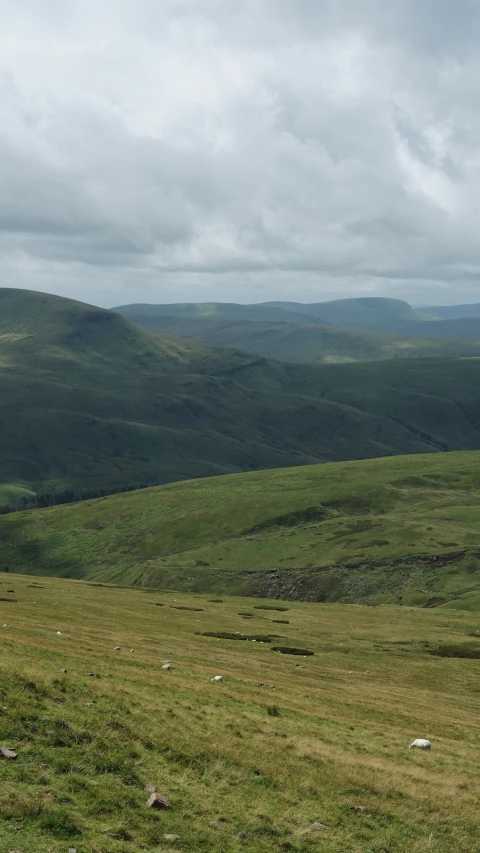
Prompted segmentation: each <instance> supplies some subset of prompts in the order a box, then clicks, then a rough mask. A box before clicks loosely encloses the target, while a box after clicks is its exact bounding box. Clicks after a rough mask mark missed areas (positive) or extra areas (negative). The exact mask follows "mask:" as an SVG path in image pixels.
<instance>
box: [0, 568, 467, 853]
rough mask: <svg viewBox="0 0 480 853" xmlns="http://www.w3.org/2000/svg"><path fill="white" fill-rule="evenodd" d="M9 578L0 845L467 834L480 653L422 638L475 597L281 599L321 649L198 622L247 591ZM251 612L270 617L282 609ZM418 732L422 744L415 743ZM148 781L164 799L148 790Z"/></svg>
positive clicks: (220, 848)
mask: <svg viewBox="0 0 480 853" xmlns="http://www.w3.org/2000/svg"><path fill="white" fill-rule="evenodd" d="M7 584H9V585H10V586H9V588H11V586H12V585H13V588H14V589H15V595H16V598H17V603H16V604H3V603H2V604H0V607H1V608H2V613H1V617H0V618H1V622H2V625H3V624H4V623H6V626H7V627H4V628H1V631H2V645H1V652H0V655H1V657H0V671H1V682H0V694H1V695H0V728H1V733H2V734H1V744H2V745H6V746H9V747H11V748H14V749H15V750H16V751H17V752H18V756H19V757H18V759H17V761H5V760H3V761H0V779H1V784H0V815H1V817H2V818H3V820H2V822H1V823H0V849H2V850H5V851H9V850H19V851H23V853H26V851H29V850H31V851H33V850H35V853H47V851H48V853H65V850H67V849H68V847H69V846H74V847H76V848H77V849H78V850H79V853H86V851H88V853H140V851H143V850H145V851H147V850H148V851H150V853H160V851H162V850H165V849H168V850H182V851H184V853H201V851H205V853H237V851H245V853H250V851H251V853H257V851H260V853H262V851H265V853H267V851H269V853H277V851H278V853H283V851H290V853H305V851H310V850H312V851H314V850H322V851H325V853H341V851H343V853H360V851H362V853H363V851H365V850H368V851H372V853H385V851H388V853H405V851H406V850H408V851H411V853H423V851H427V850H430V849H431V850H435V851H436V853H450V851H451V850H455V851H458V853H471V851H472V850H474V849H476V845H477V844H478V834H479V830H480V825H479V816H478V796H479V794H480V787H479V780H478V766H477V765H478V761H477V752H476V745H477V743H478V737H479V734H480V728H479V721H478V678H479V675H480V661H479V660H469V659H449V658H444V657H435V656H433V655H432V654H430V650H431V649H432V648H435V647H437V646H440V645H442V644H443V645H445V644H450V645H457V644H460V645H461V644H463V643H464V642H466V641H469V640H468V634H470V633H474V632H475V631H478V627H479V626H478V616H475V615H473V614H469V613H465V612H455V611H438V610H436V611H431V610H418V609H414V608H403V609H402V608H397V607H379V608H373V609H372V608H364V607H358V606H346V605H328V606H326V605H321V604H300V603H295V605H293V606H292V604H291V603H289V604H288V607H289V619H290V624H289V625H288V626H282V633H283V634H284V635H285V637H286V638H287V641H288V645H291V646H292V647H297V648H302V647H305V648H308V649H310V650H312V651H314V655H313V656H310V657H307V658H301V657H300V658H299V657H292V656H289V655H283V654H276V653H275V652H273V651H272V650H271V648H270V646H269V645H268V644H262V643H258V642H257V643H253V642H241V643H238V642H233V641H231V640H228V639H216V638H213V637H208V636H200V635H199V634H198V632H203V631H209V630H217V631H228V632H236V631H237V630H238V631H242V628H243V625H244V622H243V621H242V619H241V617H240V616H239V615H238V611H240V610H242V609H243V608H244V607H245V606H250V607H252V604H253V603H254V602H252V601H251V600H249V601H248V602H245V601H242V600H241V599H231V598H226V599H224V601H223V603H222V604H218V603H213V602H209V601H208V600H207V599H205V598H204V597H201V596H193V595H187V594H182V595H179V594H176V593H169V592H168V591H166V590H164V591H162V593H159V592H158V591H156V592H152V591H149V590H131V589H128V590H125V589H121V588H113V587H108V586H102V585H96V584H95V585H91V584H88V583H85V582H83V583H81V582H75V581H64V580H58V579H51V578H48V579H45V580H43V581H42V582H41V585H40V586H35V587H33V586H32V579H31V578H29V577H25V576H13V575H12V576H10V577H9V578H8V579H7V578H3V579H2V585H1V587H0V589H5V588H6V585H7ZM159 599H161V600H162V601H163V602H164V603H165V604H168V603H172V604H173V603H177V604H180V605H183V606H184V607H189V608H192V607H195V608H201V610H199V611H198V612H196V613H193V612H192V611H187V610H177V609H173V608H171V607H168V606H166V607H163V608H157V607H156V606H155V603H156V601H158V600H159ZM280 606H282V603H281V602H280ZM284 606H287V605H284ZM253 612H254V614H255V616H254V621H255V629H256V630H258V631H259V632H261V633H267V632H269V631H270V630H271V627H270V626H271V618H272V616H273V615H274V614H269V613H268V612H266V611H261V610H254V611H253ZM57 630H60V631H61V632H62V636H61V637H59V636H57V633H56V632H57ZM116 646H120V647H121V649H120V651H117V652H115V651H114V648H115V647H116ZM130 649H134V650H135V651H134V652H131V651H130ZM166 661H170V662H171V663H172V667H173V668H172V670H171V671H170V672H164V671H162V670H161V666H162V665H163V664H164V662H166ZM64 670H66V672H64ZM92 673H93V674H94V675H96V676H97V677H92ZM217 674H222V675H223V676H224V682H223V684H212V682H211V678H212V677H213V676H214V675H217ZM415 737H428V738H429V739H430V740H431V741H432V744H433V748H432V752H431V753H430V754H424V753H421V752H420V751H416V750H408V744H409V743H411V741H412V740H413V739H414V738H415ZM148 784H154V785H156V787H157V790H158V791H159V792H160V793H163V794H165V795H166V796H167V797H168V799H169V800H170V801H171V803H172V809H171V810H168V811H154V810H150V809H148V808H147V806H146V802H147V799H148V797H149V793H148V792H147V791H146V790H145V786H146V785H148ZM357 805H362V806H364V807H365V808H366V811H365V813H364V814H361V815H358V814H356V813H355V811H354V807H355V806H357ZM314 821H319V822H321V823H323V824H325V825H327V826H328V830H327V831H325V832H324V833H322V834H321V836H319V834H318V833H315V832H311V831H309V827H310V826H311V824H312V823H313V822H314ZM166 834H178V835H179V836H180V840H179V841H178V842H168V841H166V840H165V838H164V836H165V835H166ZM240 835H241V836H242V837H240Z"/></svg>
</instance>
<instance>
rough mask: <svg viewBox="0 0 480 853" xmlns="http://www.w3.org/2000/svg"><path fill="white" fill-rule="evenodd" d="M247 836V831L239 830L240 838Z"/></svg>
mask: <svg viewBox="0 0 480 853" xmlns="http://www.w3.org/2000/svg"><path fill="white" fill-rule="evenodd" d="M246 837H247V833H246V832H239V833H238V838H246Z"/></svg>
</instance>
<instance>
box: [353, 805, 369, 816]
mask: <svg viewBox="0 0 480 853" xmlns="http://www.w3.org/2000/svg"><path fill="white" fill-rule="evenodd" d="M353 811H354V812H357V814H363V813H364V812H366V811H367V809H366V807H365V806H354V807H353Z"/></svg>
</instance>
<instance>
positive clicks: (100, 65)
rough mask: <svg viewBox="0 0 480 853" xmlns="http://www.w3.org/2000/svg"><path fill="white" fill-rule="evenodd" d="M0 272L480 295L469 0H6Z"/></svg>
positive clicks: (41, 280) (479, 32)
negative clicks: (13, 2)
mask: <svg viewBox="0 0 480 853" xmlns="http://www.w3.org/2000/svg"><path fill="white" fill-rule="evenodd" d="M0 13H1V20H2V28H1V31H0V56H1V57H2V60H1V64H0V284H1V285H3V286H14V287H15V286H19V287H29V288H32V289H38V290H46V291H50V292H55V293H62V294H64V295H68V296H73V297H75V298H79V299H85V300H87V301H92V302H96V303H98V304H103V305H114V304H119V303H126V302H133V301H152V302H161V301H170V302H171V301H183V300H188V301H202V300H210V299H212V300H213V299H218V300H225V301H261V300H267V299H282V298H285V299H300V300H304V301H315V300H321V299H327V298H335V297H341V296H348V295H374V294H378V293H381V294H385V295H391V296H398V297H402V298H407V299H409V300H410V301H414V302H415V303H428V302H432V303H437V304H438V303H442V302H446V303H447V302H456V301H468V300H471V301H479V300H480V286H479V284H478V282H479V280H480V279H479V273H480V241H479V240H478V231H479V226H480V194H479V188H480V180H479V178H480V149H479V143H478V140H479V138H480V116H479V114H478V97H479V93H480V55H479V54H478V42H479V38H480V7H479V6H478V3H477V2H476V0H457V2H456V3H452V2H451V0H422V3H418V0H402V2H401V3H399V2H398V0H244V2H242V3H238V2H233V0H162V2H161V3H159V2H158V0H103V2H102V3H98V2H96V0H95V2H94V0H22V2H21V3H17V4H11V3H10V2H8V0H0Z"/></svg>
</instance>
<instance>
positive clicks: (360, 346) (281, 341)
mask: <svg viewBox="0 0 480 853" xmlns="http://www.w3.org/2000/svg"><path fill="white" fill-rule="evenodd" d="M153 307H156V306H153ZM126 316H128V317H129V319H130V320H131V321H132V322H134V323H137V325H139V326H141V327H143V328H145V329H148V330H149V331H151V332H157V333H161V334H169V335H175V336H177V337H179V338H185V339H187V340H197V341H202V342H204V343H206V344H209V345H211V346H224V347H235V348H236V349H240V350H243V351H244V352H250V353H256V354H257V355H261V356H264V357H265V358H274V359H279V360H281V361H293V362H303V363H307V364H321V363H326V364H333V363H341V362H345V363H348V362H352V361H380V360H386V359H396V358H401V359H404V358H447V357H453V358H456V357H471V356H474V357H478V356H479V355H480V339H479V340H468V341H467V340H463V341H460V340H451V339H450V338H448V337H446V338H445V337H444V336H443V335H440V336H439V337H438V338H437V337H433V338H428V337H426V338H421V337H416V336H411V337H408V336H402V335H381V334H378V333H377V332H359V331H356V330H355V329H343V328H340V327H337V326H320V325H314V324H311V323H310V324H308V325H307V324H303V325H295V324H293V323H284V322H282V323H265V322H260V321H258V320H229V319H227V320H226V319H223V318H222V319H218V318H214V319H205V318H203V317H200V318H191V317H186V318H185V317H176V316H170V315H168V314H167V315H164V314H160V313H150V312H148V311H145V312H144V313H140V312H139V313H138V314H136V313H133V312H131V313H129V314H128V315H126ZM478 322H479V324H480V320H479V321H478ZM437 325H443V324H442V323H439V324H435V326H437ZM431 326H432V324H431V323H429V324H428V329H430V328H431ZM478 337H479V338H480V334H479V335H478Z"/></svg>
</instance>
